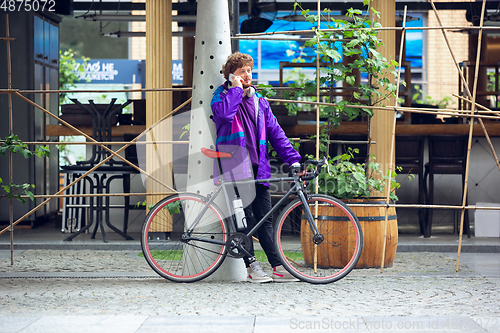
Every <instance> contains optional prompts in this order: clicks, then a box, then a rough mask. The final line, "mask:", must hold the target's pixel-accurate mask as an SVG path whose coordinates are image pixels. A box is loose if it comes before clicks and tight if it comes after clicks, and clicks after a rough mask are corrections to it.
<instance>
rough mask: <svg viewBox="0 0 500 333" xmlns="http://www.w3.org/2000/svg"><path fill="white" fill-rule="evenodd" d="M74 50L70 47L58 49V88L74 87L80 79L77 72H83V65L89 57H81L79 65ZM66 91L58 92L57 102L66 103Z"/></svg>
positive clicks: (84, 65)
mask: <svg viewBox="0 0 500 333" xmlns="http://www.w3.org/2000/svg"><path fill="white" fill-rule="evenodd" d="M76 57H77V55H76V52H75V51H73V50H72V49H69V50H67V51H64V52H63V51H59V88H60V89H62V90H68V89H70V88H74V87H75V82H76V81H78V80H79V79H80V77H79V75H78V74H83V73H84V72H85V67H86V65H87V62H88V61H90V58H86V57H81V59H82V60H83V63H82V64H81V65H80V66H77V65H78V62H77V61H76ZM67 102H68V99H67V93H61V94H59V104H60V105H62V104H67Z"/></svg>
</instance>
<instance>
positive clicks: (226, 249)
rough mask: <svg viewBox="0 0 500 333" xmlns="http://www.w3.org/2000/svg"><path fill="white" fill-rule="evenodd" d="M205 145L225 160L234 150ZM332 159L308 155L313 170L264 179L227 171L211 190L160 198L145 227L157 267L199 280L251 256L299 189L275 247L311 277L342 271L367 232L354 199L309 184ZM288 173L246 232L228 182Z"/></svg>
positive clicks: (294, 270)
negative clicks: (282, 188)
mask: <svg viewBox="0 0 500 333" xmlns="http://www.w3.org/2000/svg"><path fill="white" fill-rule="evenodd" d="M202 152H203V154H205V155H206V156H208V157H210V158H213V159H219V161H220V159H221V158H228V157H231V154H229V153H220V152H217V151H213V150H209V149H206V148H203V149H202ZM324 164H327V161H326V158H325V159H323V160H321V161H315V160H307V161H305V162H304V163H303V168H304V170H305V169H306V168H307V167H308V166H311V167H310V168H312V170H310V171H308V172H307V173H306V175H305V176H299V172H298V170H295V171H294V172H292V175H291V176H289V177H281V178H270V179H264V180H253V179H252V180H240V181H231V182H230V181H225V180H224V178H223V177H222V176H221V177H220V180H219V181H218V183H217V184H216V187H215V189H214V190H213V191H212V192H211V193H210V194H208V195H207V196H201V195H198V194H195V193H177V194H173V195H170V196H168V197H166V198H164V199H162V200H160V201H159V202H158V203H157V204H156V205H155V206H154V207H153V208H152V209H151V210H150V211H149V213H148V214H147V216H146V219H145V221H144V224H143V227H142V235H141V247H142V251H143V254H144V257H145V258H146V260H147V262H148V264H149V265H150V266H151V268H152V269H153V270H154V271H155V272H156V273H158V274H159V275H160V276H162V277H164V278H166V279H168V280H171V281H176V282H194V281H198V280H201V279H204V278H206V277H207V276H209V275H210V274H212V273H213V272H215V271H216V270H217V268H219V266H220V265H221V264H222V262H223V261H224V259H225V258H226V256H227V255H229V256H231V257H235V258H242V257H243V256H245V255H247V256H250V253H249V252H248V250H249V244H250V242H252V235H253V234H254V233H255V232H256V231H257V229H258V228H259V227H260V226H261V225H262V224H263V223H264V221H265V220H266V219H267V217H268V216H270V215H269V214H273V213H274V212H276V211H277V210H278V209H279V207H280V206H282V205H283V203H285V201H286V200H288V198H290V197H291V196H292V195H295V196H296V198H295V199H293V200H292V201H291V202H290V203H288V204H287V205H286V206H285V208H283V209H282V211H281V212H280V214H279V216H278V218H277V219H276V221H275V222H274V245H275V251H276V253H277V255H278V257H279V258H280V261H281V263H282V264H283V267H285V269H286V270H287V271H289V272H290V273H291V274H292V275H293V276H295V277H296V278H298V279H299V280H301V281H306V282H309V283H314V284H323V283H330V282H334V281H337V280H340V279H342V278H343V277H345V276H346V275H347V274H349V272H350V271H351V270H352V269H353V268H354V267H355V266H356V264H357V262H358V260H359V257H360V255H361V251H362V247H363V234H362V230H361V226H360V224H359V221H358V219H357V217H356V216H355V214H354V213H353V212H352V210H351V209H350V208H349V207H348V206H347V205H345V204H344V203H343V202H341V201H340V200H338V199H336V198H334V197H330V196H327V195H323V194H311V193H309V192H308V191H307V185H308V184H309V182H310V181H311V180H313V179H315V178H317V177H318V175H319V169H320V168H321V167H322V166H323V165H324ZM219 165H220V164H219ZM221 175H222V173H221ZM280 181H285V182H290V183H291V184H292V186H290V189H289V190H288V191H287V193H286V194H285V195H284V196H283V197H282V198H281V199H279V201H278V202H277V203H276V204H275V205H274V206H273V207H272V209H271V211H270V212H269V213H268V215H266V216H264V217H263V218H262V219H261V220H260V221H259V222H257V223H256V224H255V226H254V227H253V228H252V229H251V230H250V231H249V232H248V233H247V234H245V233H242V232H239V231H238V230H237V221H236V220H235V215H234V210H233V208H232V207H231V206H232V205H231V204H230V200H229V197H228V187H229V186H235V185H237V184H248V183H254V184H255V183H273V182H280ZM221 193H222V194H223V195H224V199H225V202H226V204H227V209H228V212H231V214H228V216H227V217H224V214H223V211H222V210H221V209H220V208H219V207H218V206H217V205H216V203H215V200H216V198H217V197H218V196H219V195H220V194H221ZM164 230H169V232H165V231H164Z"/></svg>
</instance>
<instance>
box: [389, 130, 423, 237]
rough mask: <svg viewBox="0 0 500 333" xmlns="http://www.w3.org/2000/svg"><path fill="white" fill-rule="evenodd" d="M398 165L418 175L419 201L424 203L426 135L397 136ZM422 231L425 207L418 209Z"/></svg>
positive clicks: (403, 169) (406, 171)
mask: <svg viewBox="0 0 500 333" xmlns="http://www.w3.org/2000/svg"><path fill="white" fill-rule="evenodd" d="M396 166H398V167H401V168H402V170H401V172H402V173H406V174H408V173H411V174H415V175H417V176H418V203H419V204H424V202H425V197H424V137H423V136H420V135H397V136H396ZM418 223H419V225H420V233H421V234H422V235H423V234H424V228H425V209H423V208H419V209H418Z"/></svg>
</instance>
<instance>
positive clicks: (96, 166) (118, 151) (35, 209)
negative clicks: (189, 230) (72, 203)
mask: <svg viewBox="0 0 500 333" xmlns="http://www.w3.org/2000/svg"><path fill="white" fill-rule="evenodd" d="M16 95H18V96H20V97H21V98H23V99H24V100H26V101H27V102H29V103H30V104H33V105H35V106H36V107H38V108H39V109H41V110H42V111H44V112H45V113H49V114H50V115H52V114H51V113H50V112H48V111H47V110H45V109H44V108H42V107H40V106H39V105H37V104H36V103H33V102H32V101H30V100H29V99H27V98H26V97H24V96H23V95H21V94H20V93H16ZM189 102H191V98H189V99H188V100H187V101H186V102H184V103H183V104H181V105H180V106H178V107H177V108H176V109H175V110H173V111H172V112H170V113H169V114H167V115H165V116H164V117H162V118H161V119H160V120H159V121H158V122H156V123H154V124H153V125H151V126H150V127H149V128H148V129H146V130H145V131H144V132H143V133H142V134H140V135H138V136H137V137H136V138H134V139H133V140H132V141H131V142H135V141H137V140H138V139H139V138H140V137H141V136H143V135H144V134H146V133H147V132H148V131H151V130H152V129H153V128H155V127H156V126H157V125H158V124H159V123H160V122H161V121H163V119H165V118H167V117H169V116H170V115H172V114H173V113H175V112H177V111H178V110H179V109H181V108H182V107H184V106H185V105H187V104H188V103H189ZM52 116H53V117H55V118H56V119H59V118H58V117H56V116H54V115H52ZM61 121H63V120H61ZM63 122H64V121H63ZM64 123H66V122H64ZM68 125H69V124H68ZM69 126H70V127H73V126H71V125H69ZM75 130H77V129H75ZM77 131H78V130H77ZM83 134H84V133H83ZM84 136H86V135H85V134H84ZM90 140H92V141H95V140H94V139H92V138H90ZM129 145H130V144H127V145H125V146H123V147H121V148H120V149H118V150H117V151H116V152H113V151H111V152H112V154H111V155H109V156H108V157H107V158H105V159H104V160H102V161H101V162H100V163H98V164H96V165H95V166H94V167H92V168H91V169H90V170H89V171H87V172H86V173H85V174H83V175H82V176H80V177H79V178H77V179H76V180H75V181H73V182H72V183H71V184H69V185H67V186H66V187H64V188H63V189H62V190H60V191H58V192H57V193H56V195H58V194H61V193H64V192H65V191H66V190H67V189H68V188H70V187H72V186H73V185H74V184H76V183H77V182H79V181H80V180H81V179H83V178H84V177H86V176H87V175H88V174H90V173H91V172H92V171H94V170H95V169H97V168H98V167H99V166H101V165H102V164H104V163H106V162H107V161H109V160H110V159H111V158H113V157H114V155H117V154H119V153H120V152H121V151H123V150H125V149H126V148H127V147H128V146H129ZM106 148H107V147H106ZM117 156H118V157H121V156H119V155H117ZM125 161H126V162H127V163H129V162H128V161H127V160H126V159H125ZM139 170H140V169H139ZM145 174H146V176H148V177H150V178H152V179H155V180H156V178H154V177H153V176H151V175H149V174H147V173H145ZM166 187H167V188H168V189H170V190H172V191H174V192H175V190H174V189H172V188H170V187H169V186H166ZM52 199H54V197H50V198H49V199H47V200H45V201H44V202H42V203H40V204H39V205H38V206H36V207H35V208H33V209H32V210H30V211H29V212H28V213H26V214H25V215H23V216H22V217H21V218H19V219H18V220H16V221H15V222H14V223H13V225H12V227H13V226H15V225H17V224H18V223H19V222H21V221H22V220H24V219H25V218H26V217H28V216H30V215H31V214H32V213H34V212H36V211H37V210H38V209H40V208H41V207H43V206H44V205H46V204H47V203H49V202H50V201H51V200H52ZM8 229H9V227H7V228H5V229H3V230H0V235H2V234H3V233H4V232H6V231H7V230H8Z"/></svg>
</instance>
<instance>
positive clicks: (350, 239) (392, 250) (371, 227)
mask: <svg viewBox="0 0 500 333" xmlns="http://www.w3.org/2000/svg"><path fill="white" fill-rule="evenodd" d="M344 202H346V203H347V204H348V205H349V203H356V204H363V203H364V204H379V203H385V201H383V200H382V199H380V198H376V199H351V200H344ZM350 208H351V210H352V211H353V212H354V214H356V216H357V217H358V219H359V222H360V224H361V229H362V231H363V252H362V253H361V257H360V258H359V261H358V264H357V265H356V267H357V268H379V267H380V264H381V262H382V248H383V241H384V240H383V236H384V225H385V207H363V206H358V207H353V206H350ZM310 209H311V212H312V213H313V215H314V213H315V211H314V209H315V208H314V207H313V206H311V207H310ZM328 209H329V210H328V213H326V212H325V208H322V207H321V206H318V220H317V225H318V230H319V232H320V233H322V234H324V235H326V236H327V239H326V242H327V244H340V246H330V247H329V248H327V249H325V248H323V251H317V254H316V256H315V255H314V251H315V250H314V245H313V244H311V241H310V240H311V238H312V233H311V229H310V228H309V227H308V226H307V227H306V223H307V221H306V220H305V219H302V223H301V224H302V226H301V230H302V231H301V244H302V251H303V254H304V260H305V262H306V264H307V265H312V264H313V262H314V259H315V257H316V260H317V265H318V266H319V267H342V266H344V265H345V264H347V262H348V261H349V260H350V259H351V256H352V253H348V254H347V255H346V254H345V253H343V252H341V251H339V249H340V248H342V249H352V247H353V245H352V244H353V243H354V242H355V239H354V234H353V233H350V234H349V235H346V234H345V233H341V232H340V233H337V232H334V231H336V230H345V229H346V228H347V226H348V224H349V223H350V222H348V221H345V214H343V213H342V212H341V211H340V209H338V208H335V209H334V210H332V207H329V208H328ZM327 215H328V216H327ZM397 245H398V225H397V216H396V208H395V207H389V211H388V219H387V235H386V245H385V260H384V267H390V266H392V264H393V263H394V258H395V256H396V249H397ZM322 246H323V247H325V244H323V245H322Z"/></svg>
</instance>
